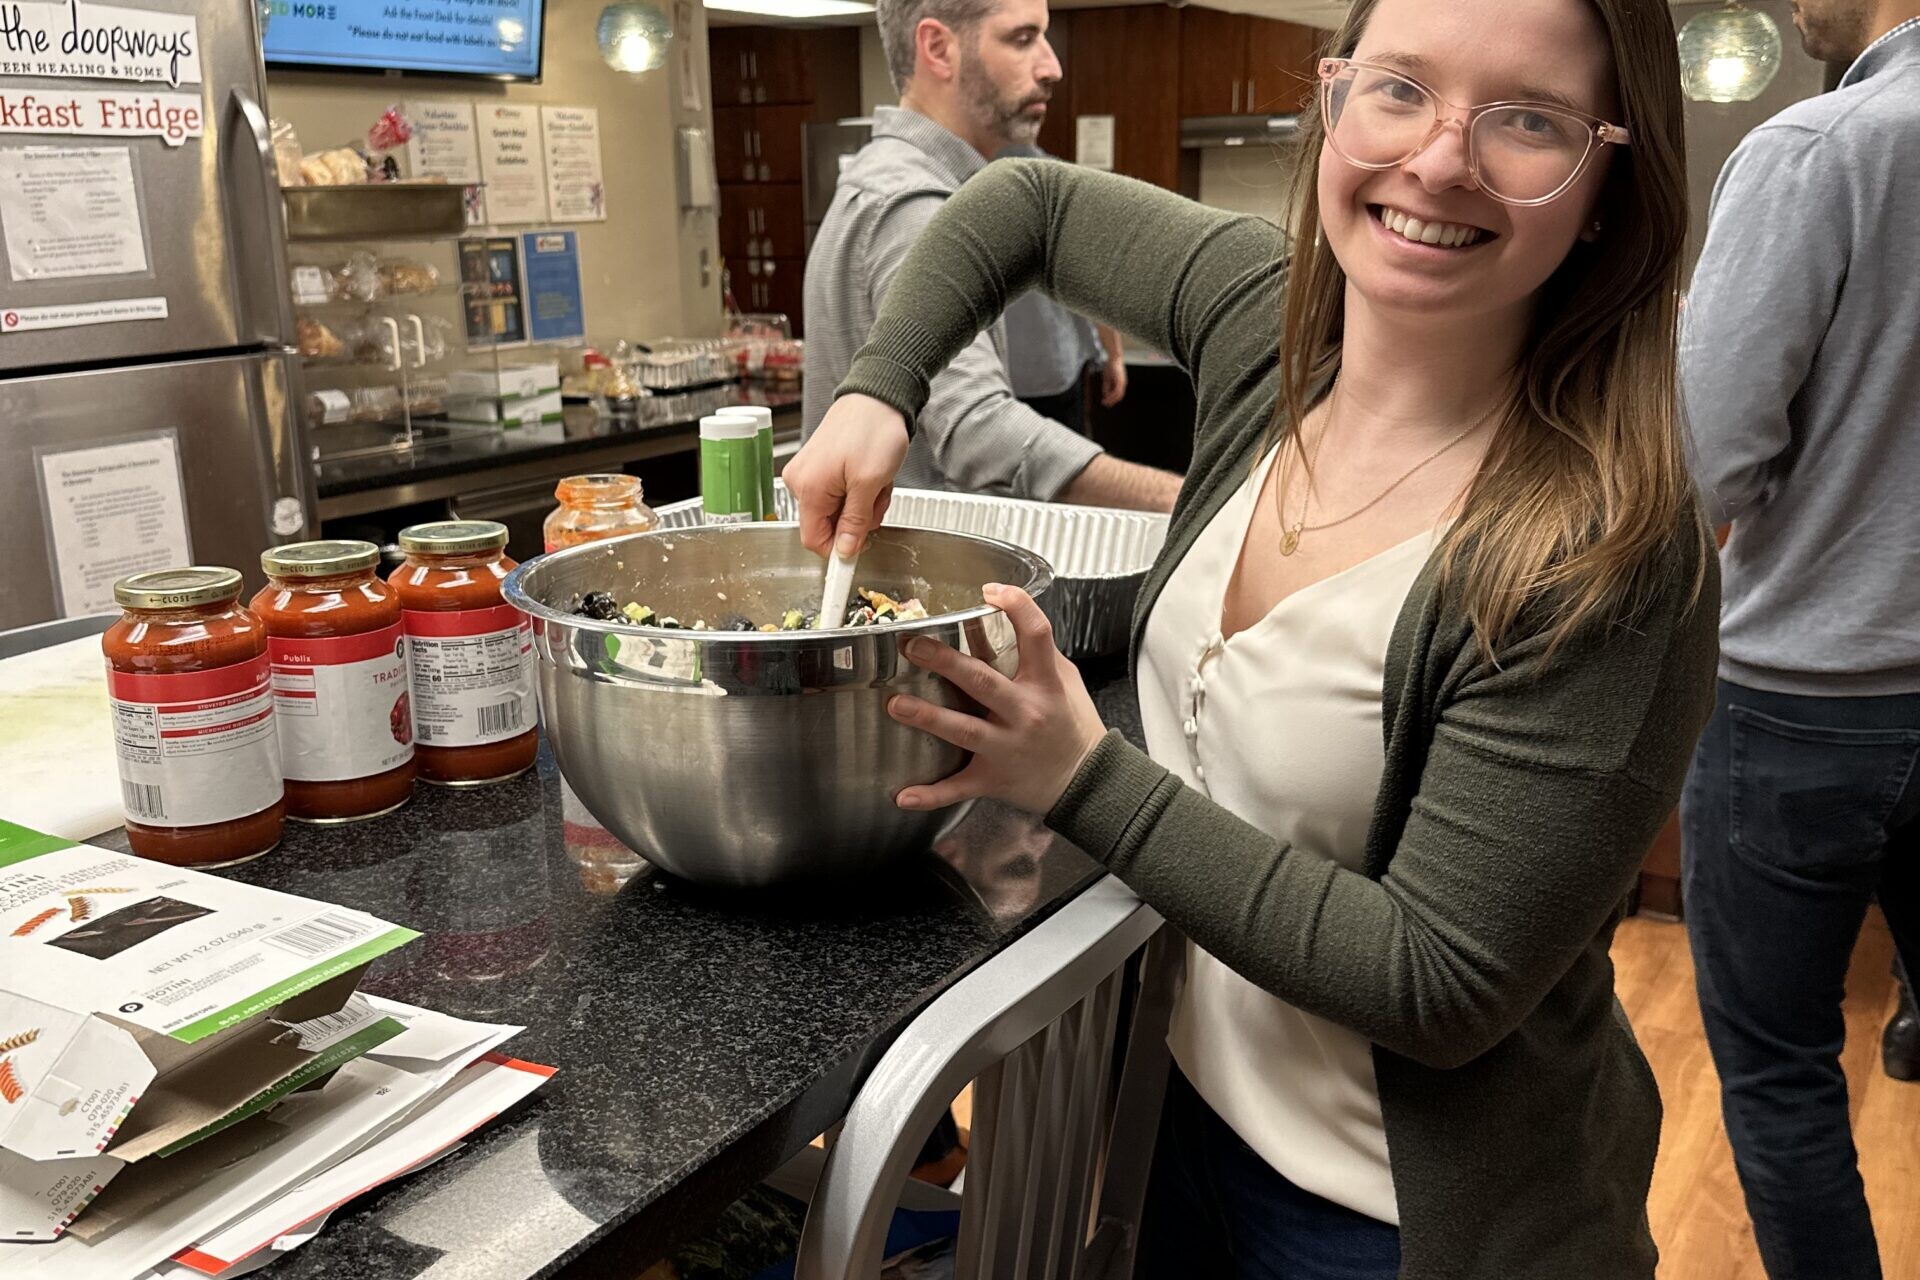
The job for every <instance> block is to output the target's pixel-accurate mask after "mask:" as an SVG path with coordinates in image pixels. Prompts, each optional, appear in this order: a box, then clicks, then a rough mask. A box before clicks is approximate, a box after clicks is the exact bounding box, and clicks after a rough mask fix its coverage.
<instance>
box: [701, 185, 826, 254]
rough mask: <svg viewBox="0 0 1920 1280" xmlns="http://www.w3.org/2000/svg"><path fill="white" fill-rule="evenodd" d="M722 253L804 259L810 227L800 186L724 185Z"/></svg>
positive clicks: (722, 190) (721, 195) (721, 215)
mask: <svg viewBox="0 0 1920 1280" xmlns="http://www.w3.org/2000/svg"><path fill="white" fill-rule="evenodd" d="M720 252H722V253H724V254H726V255H727V256H728V257H729V258H796V257H797V258H804V257H805V256H806V253H807V226H806V219H805V218H804V216H803V215H802V211H801V199H800V188H799V187H797V186H794V187H789V186H779V185H771V184H769V185H761V184H759V183H755V184H753V185H751V186H748V185H744V184H739V183H734V184H725V185H722V186H721V188H720Z"/></svg>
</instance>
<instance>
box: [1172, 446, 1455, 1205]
mask: <svg viewBox="0 0 1920 1280" xmlns="http://www.w3.org/2000/svg"><path fill="white" fill-rule="evenodd" d="M1272 465H1273V454H1272V453H1271V452H1270V453H1269V454H1268V455H1267V457H1266V459H1265V460H1264V461H1262V462H1261V464H1260V466H1259V468H1258V469H1257V470H1256V472H1255V473H1254V475H1253V476H1252V478H1251V479H1250V480H1248V481H1247V482H1246V483H1245V484H1243V485H1242V486H1241V488H1240V490H1239V492H1237V493H1236V494H1234V496H1233V497H1232V498H1231V499H1229V500H1228V502H1227V504H1226V505H1225V506H1224V507H1223V508H1221V510H1220V512H1219V514H1218V515H1216V516H1215V517H1214V518H1213V520H1212V521H1211V522H1209V523H1208V525H1207V527H1206V528H1205V529H1203V530H1202V531H1201V533H1200V535H1199V537H1198V538H1197V539H1196V540H1195V541H1194V544H1193V546H1192V548H1191V549H1189V550H1188V552H1187V554H1186V557H1185V559H1183V560H1182V561H1181V563H1180V566H1179V569H1178V570H1177V571H1176V572H1175V573H1174V574H1173V576H1172V577H1171V578H1170V579H1169V580H1168V582H1167V586H1166V588H1165V590H1164V591H1162V593H1161V595H1160V598H1159V599H1158V600H1157V601H1156V602H1155V603H1154V606H1153V612H1152V614H1151V615H1150V616H1149V617H1148V619H1147V630H1146V637H1145V642H1144V644H1143V645H1142V648H1141V653H1140V715H1141V721H1142V723H1143V725H1144V727H1145V730H1146V739H1147V751H1148V753H1149V754H1150V755H1151V756H1152V757H1153V758H1154V759H1155V760H1156V761H1158V762H1159V763H1160V764H1161V765H1163V766H1165V767H1166V768H1168V769H1170V770H1172V772H1173V773H1174V774H1175V775H1176V776H1178V777H1179V778H1180V779H1181V780H1183V781H1184V782H1186V783H1187V784H1188V785H1189V786H1192V787H1195V788H1197V789H1198V790H1200V791H1202V792H1205V793H1206V794H1207V795H1210V796H1211V797H1213V799H1214V800H1216V801H1218V802H1219V803H1220V804H1221V805H1223V806H1224V807H1226V808H1227V809H1229V810H1231V811H1232V812H1233V813H1234V814H1236V815H1238V816H1239V817H1241V818H1243V819H1245V820H1246V821H1247V822H1250V823H1252V824H1253V825H1254V826H1256V827H1259V828H1260V829H1261V830H1262V831H1265V832H1266V833H1267V834H1269V835H1271V836H1273V837H1275V838H1276V839H1279V840H1284V841H1287V842H1289V843H1290V844H1291V845H1293V847H1294V848H1295V849H1296V850H1301V851H1305V852H1306V854H1307V855H1308V856H1315V857H1322V858H1331V859H1332V860H1334V861H1335V862H1338V863H1340V864H1341V865H1342V866H1344V867H1347V868H1348V869H1350V870H1353V871H1359V870H1360V869H1361V867H1362V859H1363V857H1364V853H1365V846H1366V837H1367V824H1368V821H1369V819H1370V818H1371V816H1372V813H1373V801H1374V793H1375V792H1376V791H1377V790H1378V789H1379V786H1380V774H1381V772H1382V771H1383V770H1384V768H1385V767H1386V750H1385V747H1384V745H1383V743H1382V740H1381V712H1380V692H1381V682H1382V679H1383V676H1384V672H1385V667H1386V653H1387V641H1388V639H1389V637H1390V636H1391V635H1392V633H1393V625H1394V620H1395V619H1396V618H1397V617H1398V616H1399V613H1400V607H1401V604H1402V603H1403V602H1404V601H1405V599H1406V596H1407V591H1408V589H1409V588H1411V586H1412V585H1413V581H1414V579H1415V578H1416V577H1418V576H1419V573H1420V570H1421V568H1422V566H1424V565H1425V563H1426V561H1427V558H1428V556H1429V554H1430V553H1431V552H1432V550H1433V548H1434V547H1435V546H1436V545H1437V542H1438V538H1439V533H1440V531H1438V530H1436V531H1434V532H1432V533H1423V534H1421V535H1419V536H1418V537H1415V538H1412V539H1410V540H1408V541H1407V542H1403V543H1401V544H1400V545H1399V546H1397V547H1392V548H1389V549H1388V550H1386V551H1382V552H1381V553H1379V554H1378V555H1376V556H1374V557H1373V558H1372V559H1370V560H1365V561H1363V562H1361V563H1360V564H1357V565H1355V566H1353V567H1352V568H1350V569H1347V570H1344V571H1342V572H1340V573H1337V574H1335V575H1333V576H1332V577H1330V578H1325V579H1322V580H1321V581H1319V582H1316V583H1313V584H1311V585H1309V586H1306V587H1303V588H1301V589H1300V590H1299V591H1296V592H1294V593H1293V594H1292V595H1290V596H1288V597H1286V598H1285V599H1283V600H1281V601H1280V603H1279V604H1277V605H1275V606H1274V608H1273V611H1272V612H1270V613H1268V614H1267V615H1266V616H1265V617H1264V618H1262V619H1261V620H1260V621H1258V622H1256V623H1254V624H1253V625H1252V626H1250V627H1248V628H1247V629H1246V630H1244V631H1242V632H1240V633H1239V634H1238V635H1236V636H1234V637H1233V639H1231V640H1228V641H1224V642H1223V641H1222V639H1221V632H1220V618H1221V607H1222V605H1223V603H1224V602H1225V599H1226V593H1227V584H1228V581H1229V580H1230V579H1231V577H1232V575H1233V568H1234V564H1235V562H1236V561H1237V559H1238V558H1239V554H1240V548H1241V544H1242V543H1243V542H1244V541H1245V539H1246V532H1247V526H1248V522H1249V521H1250V520H1251V518H1252V516H1253V508H1254V503H1255V501H1256V500H1257V499H1258V496H1259V493H1260V489H1261V486H1262V484H1264V482H1265V480H1266V474H1267V471H1268V470H1269V469H1270V468H1271V467H1272ZM1272 554H1274V555H1278V554H1279V548H1278V547H1275V548H1274V549H1273V551H1272ZM1168 1042H1169V1044H1170V1046H1171V1047H1172V1049H1173V1056H1174V1060H1175V1061H1177V1062H1178V1063H1179V1064H1180V1069H1181V1070H1182V1071H1184V1072H1185V1073H1186V1075H1187V1078H1188V1079H1189V1080H1191V1081H1192V1082H1193V1086H1194V1088H1195V1089H1196V1090H1198V1091H1199V1093H1200V1096H1201V1097H1202V1098H1205V1099H1206V1101H1207V1104H1208V1105H1209V1106H1211V1107H1212V1108H1213V1109H1214V1111H1216V1112H1217V1113H1219V1115H1220V1117H1221V1118H1222V1119H1223V1120H1225V1121H1226V1122H1227V1123H1228V1124H1229V1125H1230V1126H1232V1128H1233V1130H1234V1132H1236V1133H1238V1134H1239V1135H1240V1137H1241V1138H1242V1139H1244V1140H1245V1141H1246V1143H1247V1145H1248V1146H1250V1147H1252V1148H1253V1149H1254V1150H1255V1151H1257V1152H1259V1154H1260V1156H1261V1157H1262V1158H1263V1159H1265V1160H1266V1161H1267V1163H1268V1164H1270V1165H1272V1166H1273V1167H1274V1168H1275V1169H1276V1170H1278V1171H1279V1172H1280V1173H1281V1174H1282V1175H1283V1176H1284V1177H1286V1178H1287V1179H1288V1180H1289V1181H1291V1182H1292V1183H1293V1184H1294V1185H1296V1186H1298V1187H1301V1188H1303V1189H1305V1190H1307V1191H1310V1192H1312V1193H1313V1194H1315V1195H1318V1196H1321V1197H1323V1198H1325V1199H1327V1200H1331V1201H1333V1202H1334V1203H1336V1204H1341V1205H1345V1206H1347V1207H1348V1208H1350V1209H1354V1210H1357V1211H1359V1212H1361V1213H1364V1214H1366V1215H1367V1216H1368V1217H1370V1218H1374V1219H1377V1220H1379V1221H1381V1222H1388V1223H1395V1224H1397V1223H1398V1222H1399V1210H1398V1207H1397V1205H1396V1204H1395V1201H1394V1195H1393V1177H1392V1172H1391V1170H1390V1168H1389V1166H1388V1163H1387V1135H1386V1130H1385V1128H1384V1126H1383V1125H1382V1123H1381V1119H1380V1095H1379V1091H1378V1089H1377V1088H1376V1087H1375V1084H1374V1077H1373V1050H1372V1045H1371V1043H1370V1042H1369V1041H1367V1040H1366V1039H1365V1038H1364V1037H1362V1036H1361V1035H1359V1034H1358V1033H1357V1032H1354V1031H1350V1030H1348V1029H1347V1028H1345V1027H1342V1026H1338V1025H1336V1024H1334V1023H1331V1022H1327V1021H1325V1020H1324V1019H1321V1018H1316V1017H1314V1016H1313V1015H1312V1014H1309V1013H1306V1012H1304V1011H1302V1010H1300V1009H1297V1008H1295V1007H1294V1006H1293V1005H1290V1004H1288V1003H1287V1002H1286V1001H1284V1000H1281V999H1279V998H1278V997H1276V996H1272V995H1269V994H1268V993H1267V992H1265V991H1263V990H1261V989H1260V988H1259V987H1257V986H1255V985H1254V984H1253V983H1251V982H1248V981H1247V980H1246V979H1245V978H1242V977H1241V976H1240V975H1239V974H1237V973H1235V972H1234V971H1233V970H1231V969H1229V968H1227V966H1226V965H1224V964H1222V963H1221V962H1220V961H1218V960H1216V959H1214V958H1213V957H1212V956H1211V955H1209V954H1207V953H1206V952H1205V951H1202V950H1201V949H1200V948H1199V947H1197V946H1193V945H1191V944H1189V947H1188V953H1187V980H1186V985H1185V987H1184V989H1183V990H1182V991H1181V993H1180V996H1179V999H1178V1001H1177V1002H1176V1004H1175V1006H1174V1014H1173V1025H1172V1030H1171V1032H1170V1034H1169V1036H1168Z"/></svg>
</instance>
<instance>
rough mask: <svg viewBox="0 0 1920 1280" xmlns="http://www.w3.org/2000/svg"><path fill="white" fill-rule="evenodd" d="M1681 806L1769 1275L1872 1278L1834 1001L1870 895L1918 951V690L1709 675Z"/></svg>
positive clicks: (1704, 997) (1732, 1102)
mask: <svg viewBox="0 0 1920 1280" xmlns="http://www.w3.org/2000/svg"><path fill="white" fill-rule="evenodd" d="M1681 817H1682V821H1683V825H1684V830H1685V850H1684V866H1685V880H1684V884H1685V890H1684V898H1683V900H1684V902H1685V904H1686V913H1687V935H1688V938H1689V940H1690V942H1691V944H1692V947H1693V962H1694V969H1695V974H1696V978H1697V981H1698V983H1699V991H1700V1011H1701V1014H1702V1016H1703V1017H1704V1018H1705V1021H1706V1028H1707V1042H1708V1044H1709V1045H1710V1046H1711V1048H1712V1050H1713V1063H1714V1066H1715V1067H1716V1068H1718V1070H1719V1072H1720V1091H1721V1092H1720V1097H1721V1109H1722V1113H1723V1115H1724V1117H1725V1120H1726V1126H1727V1137H1728V1138H1730V1139H1731V1140H1732V1142H1733V1157H1734V1163H1735V1165H1736V1166H1737V1168H1738V1169H1739V1173H1740V1185H1741V1188H1742V1189H1743V1190H1744V1192H1745V1193H1746V1199H1747V1213H1748V1215H1749V1216H1750V1217H1751V1218H1752V1219H1753V1229H1754V1239H1755V1242H1756V1243H1757V1244H1758V1245H1759V1247H1760V1256H1761V1259H1762V1261H1764V1262H1765V1264H1766V1268H1767V1274H1768V1275H1769V1276H1770V1277H1772V1280H1814V1278H1815V1277H1817V1278H1818V1280H1878V1277H1879V1276H1880V1274H1881V1272H1880V1261H1879V1254H1878V1251H1877V1248H1876V1246H1875V1243H1874V1236H1873V1222H1872V1220H1871V1218H1870V1217H1869V1215H1868V1212H1867V1200H1866V1194H1865V1191H1864V1189H1863V1188H1862V1185H1861V1181H1860V1171H1859V1166H1858V1160H1857V1158H1856V1155H1855V1151H1854V1145H1853V1135H1852V1132H1851V1129H1850V1127H1849V1124H1848V1114H1847V1081H1846V1076H1845V1075H1844V1074H1843V1073H1842V1072H1841V1069H1840V1049H1841V1046H1842V1044H1843V1043H1844V1042H1845V1040H1846V1023H1845V1020H1844V1019H1843V1017H1842V1015H1841V1001H1842V998H1843V996H1844V994H1845V983H1846V976H1847V965H1848V962H1849V960H1850V959H1851V958H1852V955H1853V947H1854V942H1855V940H1856V939H1857V938H1858V936H1859V933H1860V925H1861V921H1862V919H1863V918H1864V917H1865V915H1866V910H1867V904H1868V902H1869V901H1870V900H1871V899H1873V898H1874V897H1876V896H1877V897H1878V898H1879V899H1880V903H1881V907H1882V909H1883V910H1884V911H1885V913H1886V917H1887V923H1888V925H1889V926H1890V927H1891V928H1892V930H1893V935H1894V941H1895V943H1896V944H1897V945H1898V947H1899V949H1900V951H1901V953H1902V954H1904V956H1905V957H1906V961H1907V965H1908V968H1909V969H1910V970H1915V966H1916V964H1917V963H1920V694H1905V695H1899V696H1895V697H1878V698H1805V697H1795V696H1790V695H1786V694H1776V693H1761V692H1758V691H1755V690H1752V689H1746V688H1742V687H1741V686H1739V685H1734V684H1728V683H1727V682H1726V681H1724V680H1723V681H1721V682H1720V694H1719V699H1718V704H1717V705H1716V706H1715V708H1714V713H1713V719H1712V720H1711V721H1709V722H1708V724H1707V730H1706V733H1705V734H1704V735H1703V736H1702V737H1701V739H1700V745H1699V748H1698V750H1697V751H1696V753H1695V755H1694V760H1693V772H1692V773H1691V775H1690V776H1689V777H1688V779H1687V787H1686V793H1685V795H1684V796H1683V798H1682V800H1681ZM1915 971H1920V970H1915ZM1888 1137H1889V1139H1890V1140H1892V1141H1897V1142H1911V1141H1913V1135H1911V1134H1896V1135H1888Z"/></svg>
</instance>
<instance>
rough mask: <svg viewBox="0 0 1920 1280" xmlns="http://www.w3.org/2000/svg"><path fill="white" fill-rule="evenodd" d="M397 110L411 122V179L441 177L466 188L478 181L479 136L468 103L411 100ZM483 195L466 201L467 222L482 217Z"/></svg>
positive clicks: (469, 103) (468, 223) (408, 158)
mask: <svg viewBox="0 0 1920 1280" xmlns="http://www.w3.org/2000/svg"><path fill="white" fill-rule="evenodd" d="M401 112H402V114H404V115H405V116H406V117H407V121H408V123H410V124H411V125H413V136H412V137H411V138H409V139H407V170H408V172H409V173H410V174H411V175H412V176H413V177H415V178H444V179H446V180H447V181H448V182H458V183H462V184H464V185H466V186H468V187H472V186H476V185H478V184H479V183H480V182H481V181H482V178H481V173H480V135H479V130H478V127H477V126H476V125H475V123H474V113H473V104H472V103H471V102H457V101H447V102H426V101H412V102H407V103H405V104H403V105H402V107H401ZM483 200H484V197H483V196H479V195H475V196H474V197H473V198H471V199H469V200H468V202H467V225H468V226H475V225H477V224H479V223H480V222H481V221H483V220H484V218H485V213H486V210H485V206H484V204H483V203H482V201H483Z"/></svg>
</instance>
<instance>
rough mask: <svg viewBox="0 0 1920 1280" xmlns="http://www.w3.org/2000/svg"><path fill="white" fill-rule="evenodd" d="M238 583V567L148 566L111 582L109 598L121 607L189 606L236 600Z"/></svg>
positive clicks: (238, 593)
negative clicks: (111, 592) (110, 596)
mask: <svg viewBox="0 0 1920 1280" xmlns="http://www.w3.org/2000/svg"><path fill="white" fill-rule="evenodd" d="M241 585H242V583H241V580H240V571H239V570H238V569H223V568H221V567H220V566H218V565H194V566H193V567H191V568H187V569H149V570H148V571H147V572H145V573H136V574H133V575H131V576H129V577H125V578H122V579H120V581H118V582H116V583H114V584H113V599H114V602H115V603H116V604H118V605H119V606H120V607H121V608H123V609H193V608H197V607H199V606H201V605H209V604H225V603H227V602H228V601H229V600H237V599H239V597H240V588H241Z"/></svg>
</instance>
